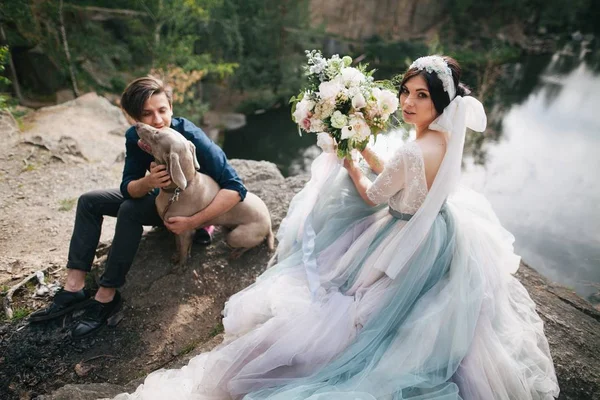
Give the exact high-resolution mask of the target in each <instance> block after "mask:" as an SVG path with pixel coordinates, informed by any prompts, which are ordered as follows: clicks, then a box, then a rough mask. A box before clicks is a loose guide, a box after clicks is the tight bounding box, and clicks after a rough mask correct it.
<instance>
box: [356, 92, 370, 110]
mask: <svg viewBox="0 0 600 400" xmlns="http://www.w3.org/2000/svg"><path fill="white" fill-rule="evenodd" d="M366 105H367V101H366V100H365V96H363V95H362V93H358V94H357V95H356V96H354V97H353V98H352V107H354V109H355V110H360V109H361V108H363V107H364V106H366Z"/></svg>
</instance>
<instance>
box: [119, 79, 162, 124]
mask: <svg viewBox="0 0 600 400" xmlns="http://www.w3.org/2000/svg"><path fill="white" fill-rule="evenodd" d="M160 93H164V94H165V95H166V96H167V99H168V100H169V104H170V105H173V92H172V90H171V88H169V87H168V86H166V85H165V84H164V83H163V81H161V80H160V79H158V78H155V77H153V76H150V75H148V76H144V77H142V78H137V79H135V80H134V81H132V82H130V83H129V85H127V87H126V88H125V90H124V91H123V94H122V95H121V108H122V109H123V111H125V112H126V113H127V114H128V115H129V116H130V117H132V118H133V119H135V120H136V121H139V120H140V118H141V116H142V111H144V103H145V102H146V100H148V99H149V98H150V97H151V96H153V95H155V94H160Z"/></svg>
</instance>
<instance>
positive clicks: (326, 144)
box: [317, 132, 337, 153]
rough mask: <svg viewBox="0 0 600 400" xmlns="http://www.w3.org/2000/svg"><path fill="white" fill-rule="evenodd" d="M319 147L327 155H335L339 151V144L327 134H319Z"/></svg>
mask: <svg viewBox="0 0 600 400" xmlns="http://www.w3.org/2000/svg"><path fill="white" fill-rule="evenodd" d="M317 146H319V147H320V148H321V149H322V150H323V151H324V152H325V153H334V152H335V150H336V149H337V143H336V142H335V139H334V138H332V137H331V135H329V133H326V132H319V133H317Z"/></svg>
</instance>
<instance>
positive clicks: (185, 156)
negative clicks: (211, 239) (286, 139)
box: [135, 122, 275, 265]
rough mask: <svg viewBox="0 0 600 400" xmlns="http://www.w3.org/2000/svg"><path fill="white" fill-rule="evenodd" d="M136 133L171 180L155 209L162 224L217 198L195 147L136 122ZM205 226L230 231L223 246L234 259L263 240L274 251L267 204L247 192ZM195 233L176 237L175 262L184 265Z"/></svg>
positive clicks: (164, 130)
mask: <svg viewBox="0 0 600 400" xmlns="http://www.w3.org/2000/svg"><path fill="white" fill-rule="evenodd" d="M135 127H136V130H137V133H138V135H139V137H140V143H139V144H140V147H141V148H142V149H144V150H145V151H146V152H148V153H150V154H152V155H153V156H154V159H155V161H156V162H157V163H159V164H165V165H166V166H167V171H168V172H169V175H170V176H171V182H172V183H171V185H169V187H167V188H164V189H160V193H159V194H158V196H157V198H156V208H157V210H158V213H159V215H160V216H161V218H162V219H163V221H165V220H167V219H168V218H170V217H175V216H178V217H189V216H191V215H194V214H196V213H197V212H199V211H200V210H202V209H204V208H205V207H206V206H208V205H209V204H210V203H211V202H212V200H213V199H214V198H215V196H216V195H217V192H218V191H219V185H218V184H217V182H215V181H214V180H213V179H212V178H211V177H209V176H208V175H205V174H201V173H199V172H198V171H197V170H198V169H199V168H200V166H199V165H198V160H197V159H196V147H195V146H194V144H193V143H192V142H190V141H189V140H187V139H186V138H185V137H183V136H182V135H181V134H180V133H179V132H177V131H175V130H173V129H171V128H168V127H165V128H162V129H156V128H153V127H151V126H149V125H146V124H143V123H141V122H138V123H137V124H136V125H135ZM207 225H219V226H223V227H226V228H228V229H230V230H231V231H230V232H229V233H228V234H227V238H226V242H227V244H228V245H229V246H230V247H232V248H233V249H234V251H233V253H232V257H233V258H237V257H239V256H240V255H241V254H242V253H243V252H245V251H246V250H248V249H250V248H252V247H255V246H258V245H259V244H261V243H262V242H263V241H264V240H265V239H266V240H267V245H268V246H269V250H273V248H274V241H275V238H274V235H273V231H272V230H271V216H270V215H269V210H268V209H267V206H266V204H265V203H264V202H263V201H262V200H261V199H260V198H259V197H258V196H256V195H254V194H252V193H250V192H248V194H247V195H246V198H245V199H244V201H242V202H240V203H238V204H236V205H235V207H233V208H232V209H231V210H229V211H227V212H226V213H225V214H222V215H220V216H219V217H217V218H215V219H213V220H212V221H208V222H207ZM193 235H194V231H189V232H184V233H182V234H180V235H177V236H176V242H177V250H178V252H177V253H176V254H175V257H174V261H175V262H176V263H178V264H179V265H184V264H185V263H186V261H187V259H188V257H189V255H190V251H191V247H192V239H193Z"/></svg>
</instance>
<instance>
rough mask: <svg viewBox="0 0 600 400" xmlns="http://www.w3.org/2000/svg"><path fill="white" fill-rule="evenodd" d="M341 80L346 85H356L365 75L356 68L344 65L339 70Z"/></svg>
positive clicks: (362, 80)
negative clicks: (344, 66)
mask: <svg viewBox="0 0 600 400" xmlns="http://www.w3.org/2000/svg"><path fill="white" fill-rule="evenodd" d="M341 76H342V82H343V83H344V85H345V86H346V87H352V86H358V85H359V84H360V83H361V82H364V81H365V76H364V75H363V73H362V72H360V71H359V70H357V69H356V68H352V67H346V68H342V70H341Z"/></svg>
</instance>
